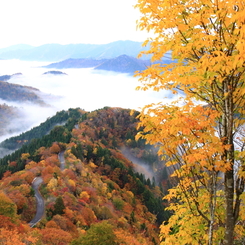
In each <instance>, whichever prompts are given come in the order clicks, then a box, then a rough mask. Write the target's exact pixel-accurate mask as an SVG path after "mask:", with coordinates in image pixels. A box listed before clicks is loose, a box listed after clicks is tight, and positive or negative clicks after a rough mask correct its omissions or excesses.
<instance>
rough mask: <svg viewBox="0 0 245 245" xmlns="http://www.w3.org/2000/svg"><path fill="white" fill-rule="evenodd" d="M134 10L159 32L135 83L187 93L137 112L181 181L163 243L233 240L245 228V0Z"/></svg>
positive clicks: (172, 2) (149, 3) (159, 1)
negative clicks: (149, 61)
mask: <svg viewBox="0 0 245 245" xmlns="http://www.w3.org/2000/svg"><path fill="white" fill-rule="evenodd" d="M136 8H138V9H139V10H140V12H141V14H142V16H141V18H140V19H139V21H138V28H139V29H142V30H148V31H153V32H154V37H153V38H149V39H148V40H146V42H145V43H144V45H148V47H149V49H148V50H147V51H144V52H143V54H148V55H151V57H152V58H151V59H152V62H153V63H152V65H151V66H149V67H147V69H146V70H144V71H141V72H138V74H137V76H139V81H140V82H141V84H142V85H141V86H139V87H138V88H137V89H142V90H147V89H153V90H155V91H160V90H170V91H172V92H173V94H176V93H179V94H180V95H181V96H182V97H183V100H182V101H181V102H180V101H177V102H175V103H172V104H170V105H165V104H164V103H163V102H162V103H159V104H151V105H147V106H145V107H144V108H143V109H142V112H141V114H140V115H139V118H140V120H141V123H140V125H139V127H142V126H143V127H144V129H143V131H142V132H141V133H140V134H139V135H138V137H142V138H145V139H146V140H147V142H148V143H151V144H154V145H156V146H157V147H158V149H159V154H160V155H162V156H163V159H164V160H165V161H166V162H167V163H166V164H167V165H168V166H169V169H170V171H172V172H173V177H174V178H176V179H177V180H178V184H177V186H176V187H175V188H173V189H172V190H170V193H169V195H168V197H167V198H168V199H169V200H173V199H175V205H171V206H170V209H172V210H173V211H174V214H173V216H172V217H171V218H170V222H169V224H168V225H164V224H163V225H162V232H161V236H162V243H163V244H209V245H211V244H229V245H232V244H234V241H235V240H237V239H242V236H243V234H244V229H242V225H240V224H242V222H243V221H242V214H241V213H242V212H241V209H242V208H243V205H242V202H243V198H242V197H243V195H242V193H243V191H244V176H245V175H244V157H243V155H244V126H243V125H244V108H245V100H244V94H245V86H244V81H245V76H244V73H245V35H244V33H245V4H244V1H242V0H238V1H234V0H216V1H212V0H195V1H193V0H183V1H179V0H164V1H163V0H138V3H137V4H136ZM170 55H171V58H170V59H172V62H170V63H169V61H168V62H167V63H168V64H164V62H163V61H162V59H163V57H164V58H165V59H166V56H170ZM165 63H166V62H165ZM180 193H181V194H180ZM176 200H177V201H176ZM204 203H207V205H203V204H204ZM187 215H188V217H189V218H190V217H192V218H191V221H192V222H191V224H189V223H190V222H189V223H188V222H185V221H186V220H187ZM201 224H204V225H201ZM170 225H171V227H170ZM199 231H200V232H199ZM184 234H186V235H185V238H183V235H184ZM177 238H178V239H177ZM180 238H181V239H180Z"/></svg>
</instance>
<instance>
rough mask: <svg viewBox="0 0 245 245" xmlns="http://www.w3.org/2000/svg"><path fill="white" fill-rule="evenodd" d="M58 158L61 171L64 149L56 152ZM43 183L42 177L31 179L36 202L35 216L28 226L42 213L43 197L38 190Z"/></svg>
mask: <svg viewBox="0 0 245 245" xmlns="http://www.w3.org/2000/svg"><path fill="white" fill-rule="evenodd" d="M58 159H59V161H60V169H61V171H63V170H64V169H65V157H64V151H62V152H60V153H59V154H58ZM42 183H43V179H42V177H36V178H35V179H34V180H33V181H32V188H33V189H34V191H35V197H36V203H37V211H36V215H35V217H34V218H33V219H32V220H31V221H30V222H29V225H30V227H33V226H34V225H36V224H37V223H38V222H39V221H40V220H41V218H42V217H43V215H44V211H45V207H44V199H43V197H42V196H41V194H40V192H39V186H40V185H41V184H42Z"/></svg>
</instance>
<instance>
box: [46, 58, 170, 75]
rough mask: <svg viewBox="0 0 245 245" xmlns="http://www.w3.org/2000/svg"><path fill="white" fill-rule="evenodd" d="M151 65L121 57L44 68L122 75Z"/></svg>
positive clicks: (60, 63)
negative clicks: (90, 69)
mask: <svg viewBox="0 0 245 245" xmlns="http://www.w3.org/2000/svg"><path fill="white" fill-rule="evenodd" d="M169 62H170V60H169V59H164V60H162V61H161V63H164V64H167V63H169ZM150 65H151V61H150V60H142V59H137V58H134V57H132V56H128V55H125V54H124V55H120V56H118V57H115V58H111V59H91V58H88V59H86V58H83V59H66V60H63V61H61V62H56V63H52V64H49V65H47V66H44V67H46V68H56V69H66V68H94V69H95V70H105V71H114V72H121V73H130V74H131V73H134V72H135V71H142V70H145V69H146V68H147V67H148V66H150Z"/></svg>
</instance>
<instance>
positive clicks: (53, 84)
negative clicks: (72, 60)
mask: <svg viewBox="0 0 245 245" xmlns="http://www.w3.org/2000/svg"><path fill="white" fill-rule="evenodd" d="M48 64H50V63H49V62H36V61H34V62H30V61H20V60H0V75H12V74H15V73H22V75H19V76H14V77H13V78H11V79H10V80H9V81H8V82H9V83H15V84H20V85H25V86H31V87H34V88H37V89H39V90H40V95H41V96H42V98H43V100H44V101H45V102H46V103H48V104H49V105H50V106H49V107H42V106H38V105H36V104H33V103H19V102H18V103H17V102H10V101H8V102H6V101H1V102H2V103H6V104H8V105H12V106H15V107H18V108H21V110H22V111H23V117H21V118H19V121H15V122H11V123H10V125H9V127H10V128H11V127H15V128H16V124H19V125H21V127H20V129H19V132H16V131H15V132H14V133H13V134H14V135H18V134H19V133H21V132H23V131H26V130H28V129H31V128H32V127H35V126H38V125H39V124H40V123H41V122H44V121H45V120H46V119H47V118H48V117H51V116H53V115H55V113H56V112H57V111H60V110H67V109H69V108H77V107H79V108H82V109H84V110H86V111H93V110H96V109H100V108H103V107H105V106H110V107H121V108H129V109H136V110H140V108H142V107H143V106H144V105H146V104H149V103H153V102H154V103H157V102H160V101H165V102H166V103H168V102H170V101H172V100H173V96H172V94H171V93H170V92H164V91H162V92H154V91H136V89H135V88H136V87H137V86H139V85H140V83H139V82H138V79H137V78H136V77H133V76H131V75H128V74H122V73H115V72H106V71H96V70H93V69H92V68H86V69H78V68H75V69H62V70H60V71H62V72H64V73H66V74H67V75H51V74H49V75H43V73H45V72H47V71H51V70H57V69H48V68H43V67H42V66H45V65H48ZM17 128H18V127H17ZM10 136H13V135H5V136H4V137H2V138H0V141H2V140H4V139H5V138H8V137H10Z"/></svg>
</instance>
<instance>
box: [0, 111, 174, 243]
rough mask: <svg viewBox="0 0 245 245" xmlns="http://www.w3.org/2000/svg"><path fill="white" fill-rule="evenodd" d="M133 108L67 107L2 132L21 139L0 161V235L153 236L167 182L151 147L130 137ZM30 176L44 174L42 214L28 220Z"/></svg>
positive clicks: (55, 238)
mask: <svg viewBox="0 0 245 245" xmlns="http://www.w3.org/2000/svg"><path fill="white" fill-rule="evenodd" d="M137 115H138V112H134V113H133V115H130V110H126V109H121V108H109V107H106V108H103V109H100V110H96V111H93V112H90V113H89V112H85V111H83V110H81V109H70V110H69V111H67V112H65V111H62V112H59V113H57V114H56V115H55V116H54V117H53V118H50V119H48V120H47V121H46V122H45V123H43V124H42V125H40V127H39V128H38V127H37V128H33V129H32V130H31V131H30V132H26V133H25V134H22V135H21V136H19V138H13V139H12V140H9V142H8V143H9V144H10V145H9V147H12V145H11V144H13V145H15V144H14V143H13V142H16V141H17V142H18V141H20V142H21V144H23V142H24V143H25V144H23V146H22V147H20V148H19V149H18V150H17V151H15V153H13V154H11V155H9V156H6V157H4V158H3V159H1V161H0V170H1V171H0V172H1V175H2V180H1V182H0V195H1V198H0V218H1V219H0V220H1V221H0V230H1V232H0V241H1V242H2V243H3V244H4V242H7V241H10V242H15V244H21V242H23V244H27V243H28V244H73V245H75V244H83V242H87V243H86V244H92V243H93V241H94V242H95V243H93V244H96V241H95V240H91V237H94V238H96V239H99V240H100V242H101V241H105V242H104V243H102V244H159V236H158V233H159V225H160V224H161V223H162V222H163V221H164V220H167V219H168V217H169V214H168V212H166V211H164V206H165V204H164V203H163V201H162V197H163V195H164V193H163V192H164V191H166V189H167V188H168V185H169V182H168V177H167V172H166V169H165V168H162V166H164V165H163V163H162V162H161V161H160V159H159V158H158V156H157V155H156V151H155V149H154V148H152V147H150V146H147V145H145V142H144V140H139V141H135V135H136V133H137V130H136V125H137V123H138V119H137V118H136V116H137ZM61 121H62V122H63V124H62V125H59V126H54V124H55V123H57V122H61ZM51 125H52V126H51ZM50 130H51V131H50ZM35 135H36V136H37V137H36V138H34V137H35ZM10 142H11V143H10ZM5 143H6V142H5ZM21 144H20V145H19V146H21ZM5 146H6V145H5ZM19 146H18V147H19ZM15 147H16V145H15ZM61 156H64V162H65V166H64V170H63V167H62V168H61V161H62V159H61ZM144 171H145V173H146V174H149V173H151V175H150V177H145V176H146V175H144V174H143V173H144ZM35 177H41V178H42V180H43V184H41V186H40V192H41V195H42V196H43V198H44V200H45V215H44V216H43V218H42V219H41V221H40V222H39V223H37V225H36V226H35V227H34V228H30V227H29V225H28V222H30V221H31V220H32V218H33V217H34V215H35V212H36V203H35V198H34V191H33V189H32V187H31V183H32V182H33V180H34V179H35ZM101 231H105V232H102V233H101ZM91 242H92V243H91ZM84 244H85V243H84ZM97 244H98V243H97Z"/></svg>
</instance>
